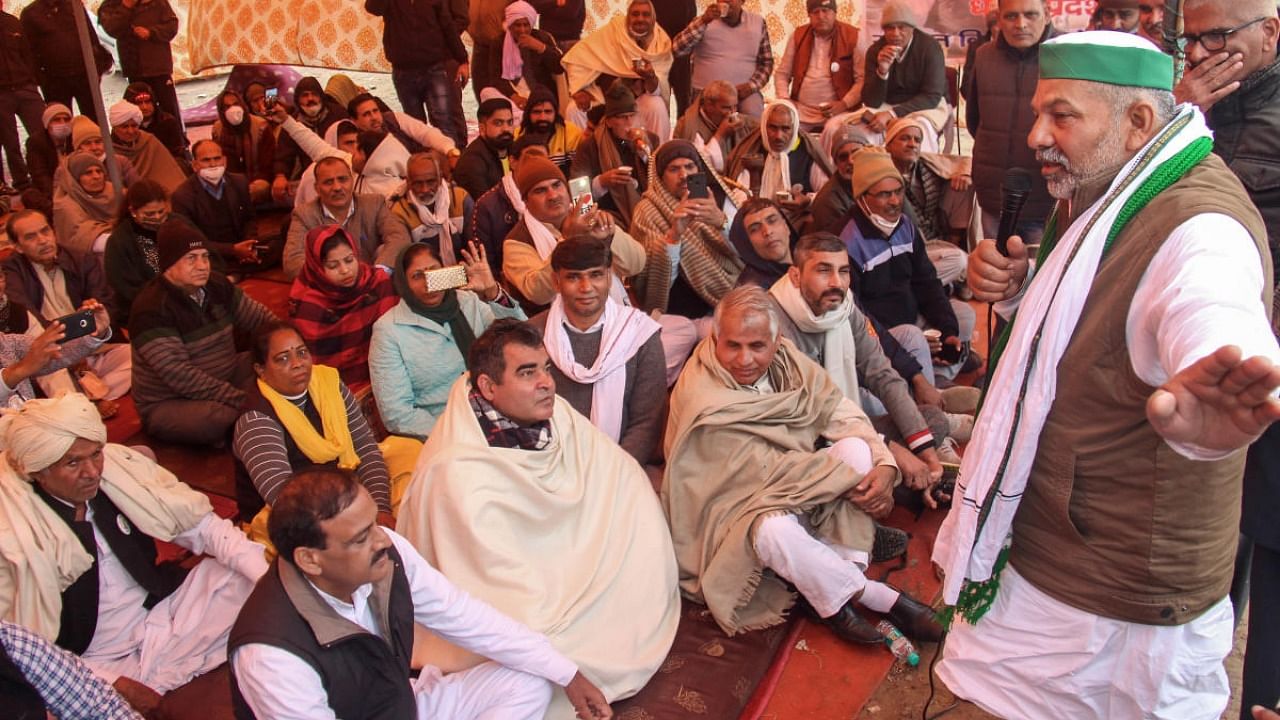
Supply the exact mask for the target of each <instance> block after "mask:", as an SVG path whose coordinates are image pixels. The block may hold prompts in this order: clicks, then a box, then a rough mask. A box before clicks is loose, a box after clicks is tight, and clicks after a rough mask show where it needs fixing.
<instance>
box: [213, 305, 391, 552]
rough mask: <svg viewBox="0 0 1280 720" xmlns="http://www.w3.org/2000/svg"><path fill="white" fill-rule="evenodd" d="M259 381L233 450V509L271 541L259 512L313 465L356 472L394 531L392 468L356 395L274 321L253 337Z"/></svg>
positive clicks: (238, 427) (298, 338)
mask: <svg viewBox="0 0 1280 720" xmlns="http://www.w3.org/2000/svg"><path fill="white" fill-rule="evenodd" d="M252 342H253V347H252V348H251V349H250V352H251V353H252V354H253V371H254V373H255V374H256V375H257V376H258V379H257V381H256V382H254V383H252V384H250V385H249V386H248V388H247V390H246V395H245V401H244V405H243V406H242V412H241V414H240V417H239V419H237V420H236V424H235V430H234V434H233V439H232V444H231V450H232V452H233V453H234V454H235V458H236V504H237V505H238V506H239V508H240V517H241V518H242V519H243V520H245V521H250V519H252V527H253V530H254V535H253V537H254V538H255V539H264V540H265V539H266V536H267V534H266V527H265V526H264V525H263V524H262V519H260V518H257V517H256V516H257V514H258V512H259V511H260V510H262V509H263V507H264V506H269V505H271V504H272V503H273V502H275V499H276V497H278V496H279V495H280V491H281V490H283V489H284V488H285V486H287V485H288V484H289V480H290V478H291V477H293V475H295V474H296V473H299V472H302V471H303V470H306V469H308V468H310V467H316V466H321V467H329V468H334V469H337V468H340V469H343V470H351V471H353V472H354V473H355V474H356V477H358V478H359V479H360V484H362V485H364V487H365V489H367V490H368V491H369V495H370V496H371V497H372V498H373V500H374V502H375V503H377V505H378V512H379V513H380V515H379V518H380V519H381V520H382V523H383V524H384V525H388V526H389V525H391V509H392V508H391V486H390V480H389V478H388V475H387V465H386V463H385V462H384V460H383V457H382V453H381V452H380V451H379V449H378V444H377V441H376V440H375V439H374V437H373V431H372V430H370V429H369V423H368V422H367V421H366V420H365V418H364V415H363V414H362V413H361V412H360V407H359V405H358V404H357V403H356V400H355V396H354V395H352V394H351V391H350V390H349V389H348V388H347V385H346V383H344V382H343V381H342V379H341V378H340V377H339V375H338V372H337V370H335V369H334V368H332V367H329V366H327V365H322V364H319V363H317V362H315V361H314V360H313V355H312V353H311V349H310V348H309V347H308V345H307V343H306V341H305V340H304V339H303V338H302V334H301V333H299V332H298V329H297V328H296V327H294V326H293V325H291V324H289V323H287V322H285V321H282V320H274V321H271V322H269V323H266V324H265V325H263V326H262V327H260V328H258V330H257V331H256V332H255V333H254V335H253V340H252Z"/></svg>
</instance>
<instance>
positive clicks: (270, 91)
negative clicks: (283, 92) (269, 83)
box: [262, 88, 280, 111]
mask: <svg viewBox="0 0 1280 720" xmlns="http://www.w3.org/2000/svg"><path fill="white" fill-rule="evenodd" d="M279 100H280V89H279V88H267V91H266V94H265V95H264V96H263V99H262V102H263V103H264V104H265V105H266V108H267V110H268V111H270V110H271V109H273V108H274V107H275V106H276V103H277V102H279Z"/></svg>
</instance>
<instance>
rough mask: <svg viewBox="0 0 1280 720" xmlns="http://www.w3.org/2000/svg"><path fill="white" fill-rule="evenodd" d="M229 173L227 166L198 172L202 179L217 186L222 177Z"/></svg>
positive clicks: (202, 169)
mask: <svg viewBox="0 0 1280 720" xmlns="http://www.w3.org/2000/svg"><path fill="white" fill-rule="evenodd" d="M226 171H227V166H226V165H218V166H217V167H207V168H200V169H199V170H198V171H197V172H198V173H199V174H200V178H201V179H202V180H204V181H205V182H207V183H209V184H210V185H217V184H218V183H219V182H220V181H221V180H222V175H223V173H225V172H226Z"/></svg>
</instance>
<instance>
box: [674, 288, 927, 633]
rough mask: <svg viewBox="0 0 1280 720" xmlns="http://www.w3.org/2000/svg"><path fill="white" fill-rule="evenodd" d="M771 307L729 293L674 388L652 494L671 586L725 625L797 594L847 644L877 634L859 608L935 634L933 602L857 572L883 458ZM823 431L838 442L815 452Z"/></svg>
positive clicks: (742, 293) (883, 504) (768, 611)
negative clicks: (671, 559) (665, 539)
mask: <svg viewBox="0 0 1280 720" xmlns="http://www.w3.org/2000/svg"><path fill="white" fill-rule="evenodd" d="M777 312H778V311H777V309H776V306H775V305H774V304H773V302H772V301H771V300H770V298H769V295H768V293H766V292H765V291H764V290H763V289H761V288H759V287H755V286H743V287H740V288H736V289H734V290H733V291H731V292H730V293H729V294H728V295H726V296H725V297H724V299H723V300H722V301H721V302H720V304H719V305H718V306H717V307H716V313H715V320H714V328H715V329H714V330H713V332H712V334H711V335H710V336H709V337H708V338H707V339H705V340H703V341H702V342H701V343H700V344H699V345H698V347H697V348H695V349H694V352H693V357H692V358H690V359H689V362H688V364H687V365H685V369H684V372H683V373H681V375H680V380H679V381H677V382H676V387H675V391H674V392H673V394H672V396H671V417H670V419H669V420H668V423H667V436H666V457H667V469H666V478H665V481H664V483H663V487H662V503H663V508H664V509H665V510H666V512H667V517H668V519H669V520H670V523H671V534H672V538H673V539H674V541H675V547H676V559H677V561H678V562H679V564H680V588H681V589H682V590H683V591H684V592H685V594H686V595H688V596H690V597H691V598H693V599H695V600H697V601H699V602H704V603H706V605H707V607H708V608H709V609H710V610H711V614H712V615H713V616H714V617H715V619H716V622H717V623H719V625H720V627H721V628H722V629H723V630H724V631H725V632H726V633H728V634H730V635H733V634H736V633H739V632H746V631H749V630H755V629H758V628H765V627H769V626H771V625H776V624H777V623H780V622H782V619H783V616H784V615H785V613H786V612H787V610H788V609H790V607H791V605H792V603H794V602H795V599H796V597H795V591H799V593H800V594H801V595H802V596H803V597H804V599H805V600H806V601H807V602H808V604H809V606H810V607H811V608H812V610H813V612H814V614H815V615H817V616H818V617H819V618H822V620H823V622H824V623H826V624H827V625H829V626H830V627H831V628H832V630H833V631H835V632H836V634H837V635H839V636H840V637H842V638H844V639H846V640H849V641H851V642H860V643H876V642H879V641H880V634H879V633H878V632H877V631H876V630H875V628H874V627H872V626H871V625H870V624H869V623H868V622H867V621H866V620H865V619H863V618H862V617H861V616H860V615H859V613H858V611H857V609H856V606H857V605H861V606H863V607H866V608H868V609H870V610H873V611H876V612H883V613H887V614H888V615H889V617H890V618H891V619H892V621H893V623H894V624H895V625H897V626H898V627H899V628H901V629H902V630H903V632H904V633H906V634H907V635H911V636H913V637H916V638H918V639H922V640H936V639H938V637H939V636H940V635H941V628H939V627H938V626H937V624H936V623H935V622H934V621H933V619H932V616H933V613H932V611H931V610H930V609H929V608H927V607H925V606H924V605H921V604H920V603H918V602H916V601H915V600H913V599H911V598H910V597H908V596H907V595H906V594H904V593H899V592H898V591H897V590H894V589H893V588H891V587H889V586H888V585H885V584H883V583H879V582H875V581H872V580H868V579H867V578H866V576H865V575H864V574H863V570H864V569H865V568H866V566H867V562H868V559H869V555H870V551H871V548H872V542H873V537H874V528H873V524H872V520H871V517H872V516H876V517H883V516H884V515H885V514H887V513H888V512H889V511H890V510H891V509H892V508H893V494H892V492H893V485H894V484H895V482H896V481H897V479H898V469H897V467H896V466H895V465H894V463H893V457H892V456H891V455H890V454H889V451H888V450H887V449H886V448H885V446H884V443H883V442H882V441H881V440H880V437H879V436H878V435H877V434H876V432H875V430H874V428H872V426H871V422H870V421H869V420H868V419H867V416H866V415H865V414H863V412H862V410H860V409H859V408H858V406H857V404H856V403H854V402H853V401H851V400H849V399H848V398H846V397H845V396H844V394H843V393H842V392H841V391H840V388H839V387H838V386H837V385H836V383H835V382H834V381H832V379H831V377H830V376H829V375H828V374H827V373H826V371H824V370H823V369H822V367H821V366H819V365H818V364H816V363H814V362H813V361H812V360H810V359H809V358H807V357H806V356H805V355H804V354H803V353H801V352H800V351H799V350H797V349H796V347H795V345H793V344H792V343H791V341H790V340H787V339H785V338H783V337H781V335H780V332H779V318H778V314H777ZM824 439H825V440H829V441H832V442H833V443H834V444H833V445H831V447H830V448H829V449H827V450H815V447H816V444H817V443H818V442H819V441H820V440H824ZM788 583H791V584H792V585H793V586H794V591H793V589H792V587H791V586H788Z"/></svg>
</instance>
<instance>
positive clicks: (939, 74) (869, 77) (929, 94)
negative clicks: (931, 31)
mask: <svg viewBox="0 0 1280 720" xmlns="http://www.w3.org/2000/svg"><path fill="white" fill-rule="evenodd" d="M884 45H885V42H884V38H880V39H879V40H877V41H875V42H873V43H871V47H869V48H867V60H866V65H865V67H864V72H865V74H864V75H863V77H864V78H866V80H864V81H863V88H862V102H863V103H864V104H866V105H867V106H868V107H878V106H880V105H885V104H888V105H892V106H893V111H894V112H895V113H897V115H898V117H902V116H903V115H907V114H909V113H913V112H916V111H919V110H928V109H930V108H934V107H937V105H938V102H939V101H941V100H942V98H943V96H944V95H946V93H947V61H946V57H945V56H943V54H942V46H940V45H938V43H937V42H936V41H935V40H934V39H933V37H932V36H931V35H926V34H925V33H922V32H920V31H919V30H917V31H916V32H915V36H914V37H912V38H911V45H909V46H908V47H907V52H906V54H905V55H903V56H902V57H901V58H899V59H898V61H897V62H896V63H894V64H893V67H892V68H891V69H890V70H889V77H888V79H886V80H881V79H880V76H879V75H876V58H877V57H879V55H880V49H881V48H883V47H884Z"/></svg>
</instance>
